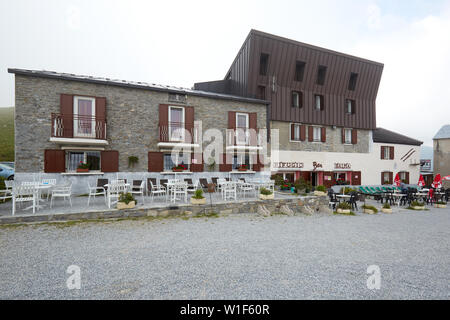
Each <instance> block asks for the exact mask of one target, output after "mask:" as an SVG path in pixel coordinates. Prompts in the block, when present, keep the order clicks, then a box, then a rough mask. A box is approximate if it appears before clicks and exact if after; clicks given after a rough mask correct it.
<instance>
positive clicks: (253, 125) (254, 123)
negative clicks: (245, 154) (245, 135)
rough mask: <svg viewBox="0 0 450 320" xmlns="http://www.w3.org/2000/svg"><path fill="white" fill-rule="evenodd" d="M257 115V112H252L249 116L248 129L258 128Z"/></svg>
mask: <svg viewBox="0 0 450 320" xmlns="http://www.w3.org/2000/svg"><path fill="white" fill-rule="evenodd" d="M257 119H258V118H257V113H256V112H251V113H249V115H248V127H249V128H250V129H255V130H256V128H258V124H257V121H258V120H257Z"/></svg>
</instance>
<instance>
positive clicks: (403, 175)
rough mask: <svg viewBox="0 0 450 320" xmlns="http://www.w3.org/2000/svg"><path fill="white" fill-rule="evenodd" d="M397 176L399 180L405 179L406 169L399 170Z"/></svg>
mask: <svg viewBox="0 0 450 320" xmlns="http://www.w3.org/2000/svg"><path fill="white" fill-rule="evenodd" d="M398 177H399V178H400V181H403V180H406V171H400V172H399V173H398Z"/></svg>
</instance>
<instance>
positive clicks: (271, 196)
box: [259, 193, 274, 200]
mask: <svg viewBox="0 0 450 320" xmlns="http://www.w3.org/2000/svg"><path fill="white" fill-rule="evenodd" d="M259 198H260V199H261V200H272V199H274V194H273V193H272V194H262V193H260V194H259Z"/></svg>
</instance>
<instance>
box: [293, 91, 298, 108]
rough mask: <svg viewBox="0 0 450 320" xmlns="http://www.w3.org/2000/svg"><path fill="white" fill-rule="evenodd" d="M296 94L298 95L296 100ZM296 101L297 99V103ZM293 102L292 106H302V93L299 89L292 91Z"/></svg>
mask: <svg viewBox="0 0 450 320" xmlns="http://www.w3.org/2000/svg"><path fill="white" fill-rule="evenodd" d="M294 96H295V97H296V98H295V100H294ZM294 101H296V102H297V104H295V103H294ZM292 102H293V103H292V106H293V107H294V108H300V94H299V93H298V91H292Z"/></svg>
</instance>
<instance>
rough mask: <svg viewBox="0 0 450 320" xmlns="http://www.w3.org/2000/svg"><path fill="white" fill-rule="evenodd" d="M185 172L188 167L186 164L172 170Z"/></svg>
mask: <svg viewBox="0 0 450 320" xmlns="http://www.w3.org/2000/svg"><path fill="white" fill-rule="evenodd" d="M184 170H186V166H185V165H184V164H179V165H177V166H175V167H173V168H172V171H173V172H181V171H184Z"/></svg>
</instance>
